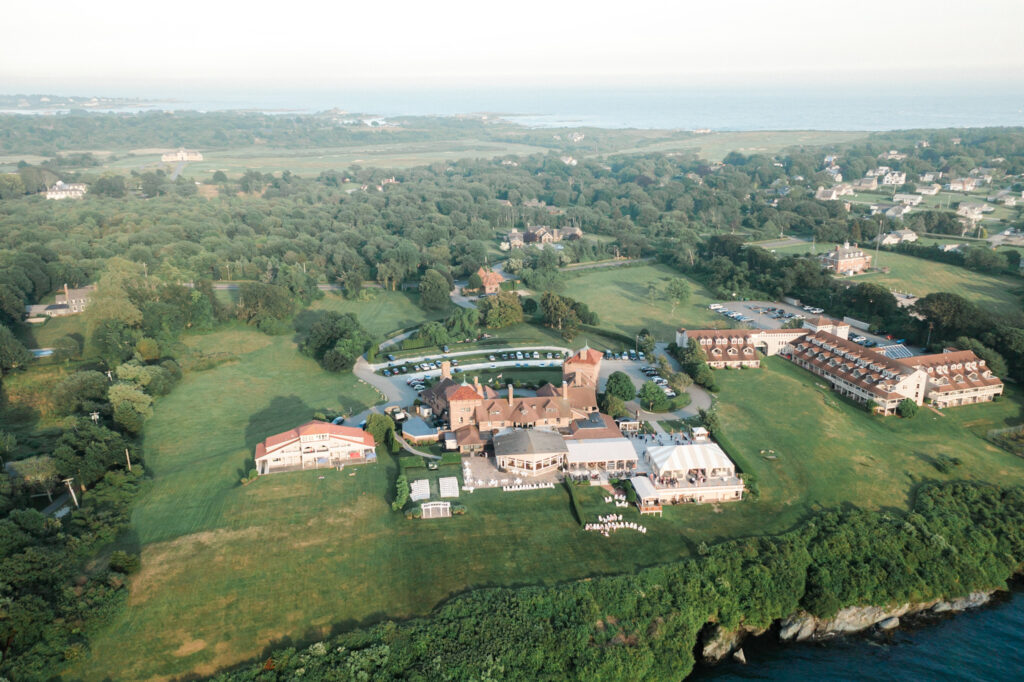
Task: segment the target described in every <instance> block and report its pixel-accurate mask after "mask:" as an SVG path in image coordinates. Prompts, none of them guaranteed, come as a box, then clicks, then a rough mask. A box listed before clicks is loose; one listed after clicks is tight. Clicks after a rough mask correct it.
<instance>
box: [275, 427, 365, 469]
mask: <svg viewBox="0 0 1024 682" xmlns="http://www.w3.org/2000/svg"><path fill="white" fill-rule="evenodd" d="M376 445H377V444H376V443H375V442H374V440H373V436H372V435H370V434H369V433H367V432H366V431H363V430H362V429H357V428H354V427H351V426H340V425H337V424H329V423H327V422H319V421H311V422H307V423H306V424H303V425H302V426H297V427H295V428H294V429H289V430H288V431H285V432H284V433H278V434H276V435H273V436H270V437H269V438H267V439H266V440H265V441H263V442H262V443H260V444H259V445H257V446H256V471H257V472H258V473H259V474H260V475H261V476H262V475H264V474H276V473H280V472H283V471H302V470H304V469H327V468H332V469H336V468H339V467H341V466H343V465H345V464H362V463H365V462H372V461H375V460H376V459H377V451H376Z"/></svg>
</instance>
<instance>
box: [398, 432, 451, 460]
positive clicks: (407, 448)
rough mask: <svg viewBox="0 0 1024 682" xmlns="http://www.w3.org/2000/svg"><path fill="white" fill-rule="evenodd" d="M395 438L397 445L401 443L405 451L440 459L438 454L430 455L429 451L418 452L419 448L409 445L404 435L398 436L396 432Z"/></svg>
mask: <svg viewBox="0 0 1024 682" xmlns="http://www.w3.org/2000/svg"><path fill="white" fill-rule="evenodd" d="M395 440H397V441H398V443H399V445H401V446H402V449H403V450H405V451H406V452H411V453H412V454H414V455H419V456H420V457H426V458H427V459H441V457H440V455H432V454H430V453H429V452H420V451H419V450H417V449H416V448H414V447H413V446H411V445H409V442H408V441H407V440H405V436H400V435H398V434H397V433H396V434H395Z"/></svg>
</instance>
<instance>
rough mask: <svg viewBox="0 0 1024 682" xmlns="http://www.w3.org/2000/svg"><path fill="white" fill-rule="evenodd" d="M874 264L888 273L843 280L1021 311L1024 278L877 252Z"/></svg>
mask: <svg viewBox="0 0 1024 682" xmlns="http://www.w3.org/2000/svg"><path fill="white" fill-rule="evenodd" d="M829 248H830V245H828V244H818V245H816V246H815V251H816V252H817V253H818V254H821V253H824V252H826V251H827V250H828V249H829ZM810 250H811V245H810V244H801V245H796V246H786V247H782V248H778V249H775V252H776V253H780V254H782V253H801V254H802V253H807V252H809V251H810ZM877 263H878V264H880V265H881V266H882V267H884V268H889V272H888V273H881V272H872V273H868V274H865V275H858V276H856V277H849V278H844V281H849V282H854V283H856V282H874V283H875V284H880V285H882V286H884V287H888V288H890V289H896V290H898V291H906V292H909V293H911V294H914V295H915V296H924V295H925V294H930V293H933V292H937V291H948V292H949V293H952V294H957V295H959V296H963V297H964V298H966V299H967V300H969V301H973V302H974V303H976V304H978V305H980V306H982V307H985V308H986V309H989V310H993V311H994V312H999V313H1014V312H1018V311H1020V297H1021V293H1022V291H1024V279H1022V278H1020V277H1012V276H1008V275H987V274H984V273H981V272H974V271H972V270H968V269H967V268H962V267H959V266H957V265H949V264H946V263H937V262H935V261H930V260H926V259H924V258H915V257H913V256H905V255H903V254H901V253H887V252H885V251H881V252H880V253H879V258H878V261H877ZM872 264H875V263H872Z"/></svg>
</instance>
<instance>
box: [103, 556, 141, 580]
mask: <svg viewBox="0 0 1024 682" xmlns="http://www.w3.org/2000/svg"><path fill="white" fill-rule="evenodd" d="M140 564H141V562H140V561H139V555H138V554H129V553H128V552H122V551H117V552H114V553H113V554H111V555H110V570H112V571H117V572H118V573H123V574H125V575H131V574H132V573H135V571H137V570H139V566H140Z"/></svg>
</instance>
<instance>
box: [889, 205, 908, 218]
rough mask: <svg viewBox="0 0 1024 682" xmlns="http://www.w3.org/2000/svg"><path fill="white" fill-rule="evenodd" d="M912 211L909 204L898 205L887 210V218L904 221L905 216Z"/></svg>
mask: <svg viewBox="0 0 1024 682" xmlns="http://www.w3.org/2000/svg"><path fill="white" fill-rule="evenodd" d="M912 210H913V208H912V207H911V206H908V205H907V204H898V205H896V206H892V207H890V208H888V209H886V211H885V217H886V218H890V219H892V220H903V216H905V215H907V214H908V213H910V212H911V211H912Z"/></svg>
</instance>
